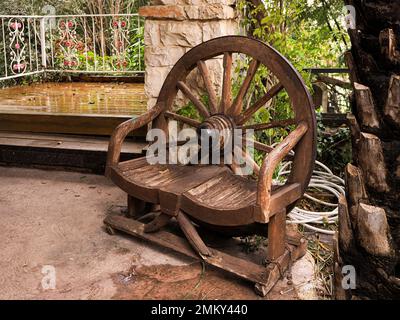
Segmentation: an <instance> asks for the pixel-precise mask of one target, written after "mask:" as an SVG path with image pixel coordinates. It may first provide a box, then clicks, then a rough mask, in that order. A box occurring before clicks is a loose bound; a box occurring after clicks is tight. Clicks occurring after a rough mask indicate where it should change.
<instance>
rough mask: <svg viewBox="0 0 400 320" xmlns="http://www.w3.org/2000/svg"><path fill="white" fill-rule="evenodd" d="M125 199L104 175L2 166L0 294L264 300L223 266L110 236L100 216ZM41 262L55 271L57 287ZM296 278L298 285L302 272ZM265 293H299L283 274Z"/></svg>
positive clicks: (0, 296) (290, 295)
mask: <svg viewBox="0 0 400 320" xmlns="http://www.w3.org/2000/svg"><path fill="white" fill-rule="evenodd" d="M125 200H126V199H125V194H124V193H123V192H122V191H120V190H119V189H118V188H117V187H115V186H113V185H112V183H111V182H109V181H107V180H106V179H105V178H104V177H102V176H96V175H88V174H81V173H72V172H61V171H43V170H36V169H21V168H5V167H0V230H1V232H0V243H1V244H2V245H1V249H0V299H260V298H259V297H258V296H257V295H255V294H254V291H253V289H252V286H251V285H250V284H249V283H247V282H243V281H240V280H237V279H236V278H234V277H232V276H230V275H227V274H225V273H224V272H221V271H217V270H214V269H212V268H210V267H206V268H205V269H203V267H202V265H201V263H198V262H194V261H192V260H190V259H186V258H184V257H182V256H180V255H176V254H174V253H172V252H171V251H167V250H163V249H160V248H158V247H154V246H150V245H149V244H146V243H144V242H143V241H140V240H136V239H134V238H131V237H128V236H124V235H121V234H117V235H114V236H110V235H108V234H107V233H106V232H105V231H104V228H103V222H102V220H103V219H104V217H105V215H106V214H107V213H110V212H116V211H120V210H123V209H124V206H125V202H126V201H125ZM303 260H304V259H303ZM304 263H305V262H304V261H302V262H301V263H300V264H299V265H301V268H304V265H306V267H305V268H306V269H307V270H308V271H309V270H310V265H311V269H312V264H309V263H308V264H307V262H306V263H305V264H304ZM296 265H297V264H295V266H294V267H293V268H294V273H296ZM44 266H50V270H54V271H55V275H56V278H55V279H56V282H55V288H54V289H46V284H49V282H46V281H45V280H46V279H48V276H49V275H47V276H46V274H43V272H45V271H46V270H47V269H48V268H49V267H47V269H46V267H45V268H44V269H43V267H44ZM307 266H308V267H307ZM52 267H54V269H51V268H52ZM301 268H300V269H299V268H297V269H299V270H302V269H301ZM297 273H298V272H297ZM308 273H310V272H308ZM311 274H312V272H311ZM297 278H299V283H300V285H301V283H303V282H304V272H303V271H302V274H301V275H300V277H298V276H297ZM42 283H44V284H45V286H44V287H43V285H42ZM50 284H51V282H50ZM281 291H286V293H284V294H282V293H281ZM307 292H308V293H307V294H309V290H307ZM267 298H269V299H298V298H299V297H298V290H297V287H296V288H293V287H290V286H287V285H286V281H285V280H283V281H281V282H280V283H279V284H278V285H277V286H276V287H275V289H274V290H273V292H272V293H270V294H269V295H268V296H267Z"/></svg>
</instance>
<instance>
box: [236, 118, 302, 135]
mask: <svg viewBox="0 0 400 320" xmlns="http://www.w3.org/2000/svg"><path fill="white" fill-rule="evenodd" d="M294 124H296V119H287V120H277V121H272V122H268V123H257V124H250V125H247V126H242V127H239V128H240V129H243V130H254V131H259V130H267V129H272V128H285V127H288V126H291V125H294ZM244 133H245V132H244ZM244 133H243V134H244Z"/></svg>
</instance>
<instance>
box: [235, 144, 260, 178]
mask: <svg viewBox="0 0 400 320" xmlns="http://www.w3.org/2000/svg"><path fill="white" fill-rule="evenodd" d="M235 151H236V152H241V157H243V158H245V159H246V162H247V163H248V164H250V165H251V166H252V168H253V172H254V173H255V174H256V175H258V174H259V173H260V166H259V165H258V164H257V163H256V162H255V161H254V159H253V158H252V157H251V156H250V155H249V154H248V152H247V151H245V150H243V149H240V148H239V147H238V146H235ZM231 167H232V169H233V171H234V172H235V174H238V172H239V173H240V172H241V168H240V164H239V163H236V159H235V157H234V155H233V163H232V166H231Z"/></svg>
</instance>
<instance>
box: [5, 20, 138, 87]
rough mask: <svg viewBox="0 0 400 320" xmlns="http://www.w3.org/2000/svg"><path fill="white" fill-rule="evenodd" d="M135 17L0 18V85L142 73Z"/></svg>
mask: <svg viewBox="0 0 400 320" xmlns="http://www.w3.org/2000/svg"><path fill="white" fill-rule="evenodd" d="M143 52H144V48H143V20H142V18H140V17H139V15H138V14H119V15H112V14H102V15H100V14H99V15H54V16H50V15H47V16H5V15H3V16H1V15H0V80H6V79H12V78H17V77H22V76H28V75H35V74H40V73H43V72H68V73H110V74H115V73H123V74H125V73H143V72H144V63H143Z"/></svg>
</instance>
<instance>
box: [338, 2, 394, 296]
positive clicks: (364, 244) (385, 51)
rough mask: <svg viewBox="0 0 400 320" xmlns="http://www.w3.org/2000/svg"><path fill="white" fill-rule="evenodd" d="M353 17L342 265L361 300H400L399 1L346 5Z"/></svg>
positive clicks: (341, 244) (348, 56) (349, 3)
mask: <svg viewBox="0 0 400 320" xmlns="http://www.w3.org/2000/svg"><path fill="white" fill-rule="evenodd" d="M345 2H346V4H347V5H352V6H354V7H355V9H356V14H357V16H356V30H349V33H350V38H351V42H352V49H351V51H350V52H348V53H347V54H346V62H347V64H348V66H349V68H350V71H351V72H350V75H351V81H352V84H353V88H354V94H353V97H352V109H353V110H352V113H353V115H354V116H349V124H350V126H351V134H352V144H353V164H349V165H348V166H347V168H346V188H347V209H346V210H347V211H348V213H347V214H346V211H345V210H344V209H343V208H345V206H344V205H343V204H342V212H344V214H341V215H340V221H339V224H341V225H342V227H341V228H339V229H340V230H342V232H341V234H339V246H340V261H341V262H342V265H353V266H354V267H355V270H356V272H357V275H356V289H355V290H353V291H352V292H351V293H352V294H353V295H357V296H359V297H367V298H378V299H379V298H380V299H394V298H397V299H398V298H400V279H399V277H400V263H399V248H400V24H399V21H400V1H392V0H378V1H376V0H374V1H372V0H347V1H345Z"/></svg>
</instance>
